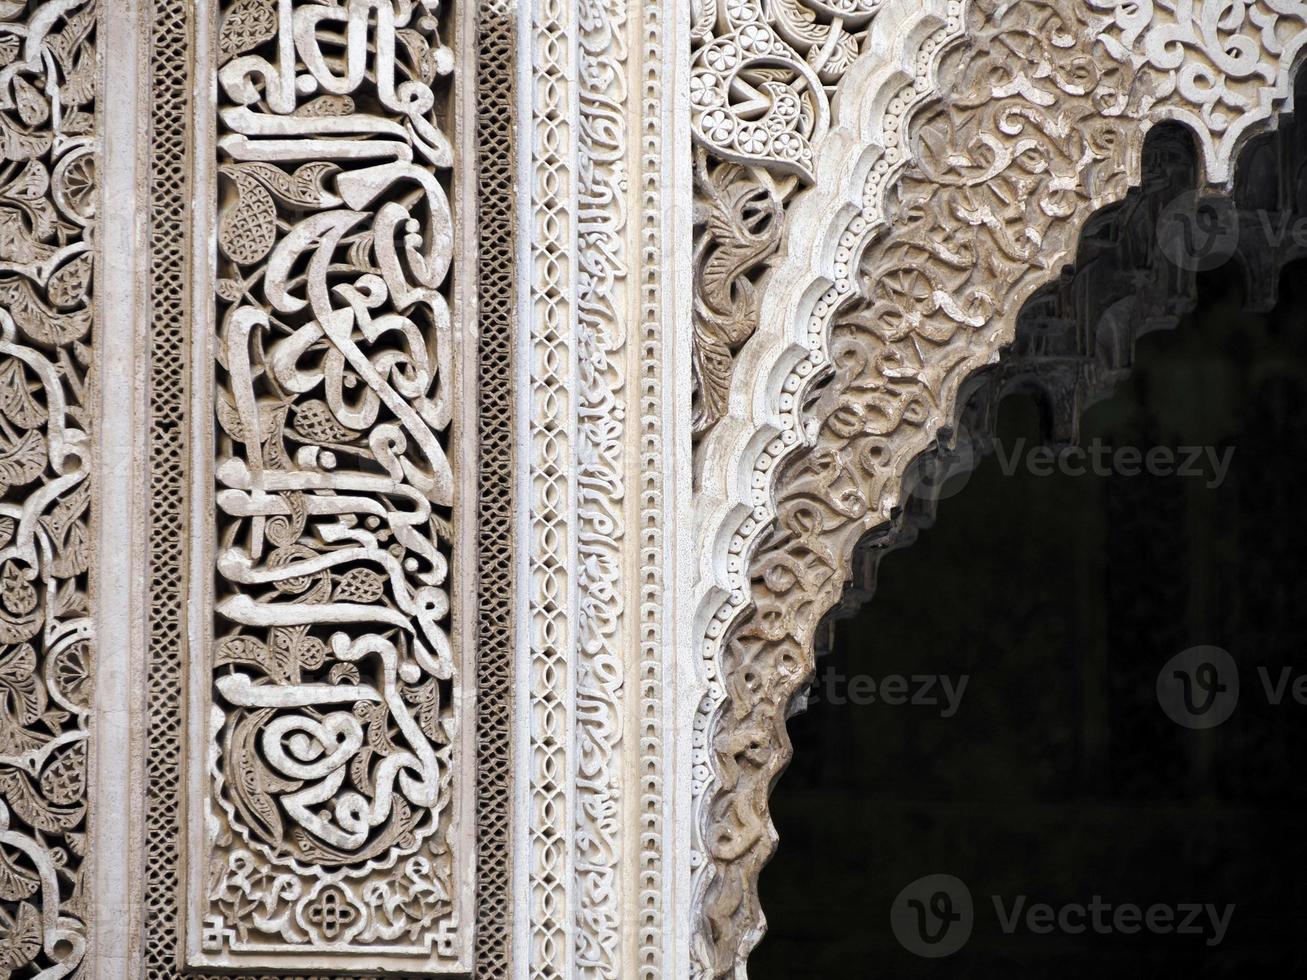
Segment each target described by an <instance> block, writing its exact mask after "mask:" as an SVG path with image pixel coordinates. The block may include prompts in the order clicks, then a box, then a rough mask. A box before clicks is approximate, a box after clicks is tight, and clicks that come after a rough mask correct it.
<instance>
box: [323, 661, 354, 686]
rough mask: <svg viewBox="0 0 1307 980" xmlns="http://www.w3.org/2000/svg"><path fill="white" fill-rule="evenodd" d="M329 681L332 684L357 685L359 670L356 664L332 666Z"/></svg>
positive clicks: (328, 674)
mask: <svg viewBox="0 0 1307 980" xmlns="http://www.w3.org/2000/svg"><path fill="white" fill-rule="evenodd" d="M327 680H329V681H330V682H331V683H332V684H357V683H358V682H359V669H358V667H356V666H355V665H354V664H346V663H339V664H332V667H331V670H330V671H328V673H327Z"/></svg>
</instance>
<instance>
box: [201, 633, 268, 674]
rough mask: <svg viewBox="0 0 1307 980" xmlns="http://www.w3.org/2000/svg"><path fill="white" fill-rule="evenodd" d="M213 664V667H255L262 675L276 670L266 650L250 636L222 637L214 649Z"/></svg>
mask: <svg viewBox="0 0 1307 980" xmlns="http://www.w3.org/2000/svg"><path fill="white" fill-rule="evenodd" d="M213 663H214V666H215V667H227V666H232V665H235V666H248V667H257V668H259V670H261V671H263V672H264V673H273V672H275V670H276V668H275V667H274V666H273V664H272V658H271V657H270V656H269V654H268V648H267V647H266V646H265V645H264V644H263V643H261V642H260V641H258V640H256V639H255V638H254V637H252V636H224V637H223V638H222V639H220V640H219V641H218V643H217V645H216V646H215V647H214V651H213Z"/></svg>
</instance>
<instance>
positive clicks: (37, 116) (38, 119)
mask: <svg viewBox="0 0 1307 980" xmlns="http://www.w3.org/2000/svg"><path fill="white" fill-rule="evenodd" d="M13 87H14V104H15V105H16V106H17V107H18V118H19V119H21V120H22V121H23V122H24V123H26V124H27V125H28V126H32V127H36V126H40V125H42V124H43V123H44V122H45V121H46V120H47V119H49V118H50V106H49V104H47V103H46V101H45V98H44V97H43V96H42V95H41V93H40V92H38V91H37V90H36V89H35V88H33V87H32V83H31V82H29V81H27V80H26V79H25V78H23V76H22V75H15V76H14V77H13Z"/></svg>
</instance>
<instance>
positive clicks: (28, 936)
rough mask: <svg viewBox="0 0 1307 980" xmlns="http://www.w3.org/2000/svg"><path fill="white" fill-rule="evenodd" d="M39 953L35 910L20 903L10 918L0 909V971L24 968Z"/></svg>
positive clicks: (39, 924)
mask: <svg viewBox="0 0 1307 980" xmlns="http://www.w3.org/2000/svg"><path fill="white" fill-rule="evenodd" d="M40 951H41V916H40V914H39V913H38V912H37V911H36V909H35V908H34V907H33V906H32V905H31V904H30V903H29V902H20V903H19V905H18V912H17V914H16V915H14V916H12V917H11V916H10V915H9V913H8V912H7V911H5V910H3V909H0V970H16V969H18V968H19V967H20V966H26V965H27V964H28V963H31V962H32V960H34V959H36V954H37V953H39V952H40ZM7 975H8V974H6V976H7Z"/></svg>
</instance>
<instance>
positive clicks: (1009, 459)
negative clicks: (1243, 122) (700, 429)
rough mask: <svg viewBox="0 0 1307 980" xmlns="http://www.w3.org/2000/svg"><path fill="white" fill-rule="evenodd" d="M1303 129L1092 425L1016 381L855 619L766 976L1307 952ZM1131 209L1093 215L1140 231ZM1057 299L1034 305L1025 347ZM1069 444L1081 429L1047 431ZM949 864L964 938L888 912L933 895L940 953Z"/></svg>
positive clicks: (1277, 156) (1226, 966) (783, 793)
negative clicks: (967, 910)
mask: <svg viewBox="0 0 1307 980" xmlns="http://www.w3.org/2000/svg"><path fill="white" fill-rule="evenodd" d="M1303 128H1307V127H1298V126H1287V127H1286V128H1285V129H1284V130H1283V131H1281V132H1280V133H1276V134H1272V135H1271V136H1269V137H1266V138H1265V139H1263V140H1262V141H1261V142H1260V143H1259V144H1258V145H1256V146H1254V147H1252V148H1250V149H1249V150H1248V151H1247V152H1246V153H1245V155H1244V158H1243V159H1242V160H1241V167H1240V176H1239V183H1237V185H1236V193H1235V201H1236V203H1237V204H1238V208H1239V211H1238V222H1239V224H1238V227H1239V231H1240V249H1239V252H1238V254H1234V255H1231V256H1228V261H1219V259H1220V258H1221V257H1220V256H1218V257H1217V260H1216V261H1212V262H1202V263H1195V264H1196V265H1204V266H1210V268H1202V269H1198V268H1191V269H1187V270H1186V269H1181V270H1180V272H1179V274H1178V278H1180V279H1185V278H1188V279H1189V285H1190V286H1191V287H1192V289H1193V290H1194V291H1193V293H1192V295H1191V296H1190V298H1189V300H1188V301H1186V302H1184V303H1182V304H1181V306H1180V309H1179V311H1178V312H1179V313H1180V315H1179V317H1178V318H1179V323H1178V325H1177V326H1176V328H1175V329H1173V330H1160V331H1156V332H1150V333H1147V336H1141V337H1140V339H1139V340H1138V343H1137V344H1136V345H1133V346H1134V357H1133V367H1132V369H1131V370H1130V372H1129V374H1128V375H1125V374H1122V375H1121V377H1119V378H1115V379H1114V381H1113V384H1114V386H1115V387H1114V393H1113V394H1111V396H1110V397H1108V398H1107V399H1106V400H1103V401H1099V402H1098V403H1097V404H1095V405H1093V406H1092V407H1090V408H1089V409H1088V410H1087V411H1086V412H1085V414H1084V415H1083V416H1081V417H1080V419H1079V424H1078V432H1074V431H1072V432H1071V433H1070V436H1068V432H1067V430H1066V425H1065V419H1062V421H1061V422H1059V409H1058V406H1057V405H1056V404H1051V403H1050V399H1049V398H1048V397H1047V392H1044V391H1040V390H1037V389H1031V388H1029V387H1023V386H1022V385H1020V384H1015V383H1014V384H1012V385H1010V386H1009V390H1008V391H1005V392H1004V393H1003V396H1002V397H1001V398H995V399H994V403H993V406H992V407H991V410H990V414H989V419H988V423H989V425H991V426H992V427H993V439H992V444H991V443H989V442H988V441H986V445H987V447H988V448H990V449H991V450H992V451H990V452H988V453H987V454H986V455H984V457H983V458H982V459H981V460H980V461H979V465H978V466H976V468H975V469H974V471H973V472H969V473H966V474H964V475H960V476H959V475H956V474H955V476H954V477H953V479H954V480H955V482H962V483H965V487H962V488H961V492H956V493H955V492H954V490H955V489H957V488H956V486H954V487H950V485H949V484H944V486H945V488H946V489H945V492H943V493H942V494H939V495H940V496H942V497H944V498H945V499H943V500H941V501H940V502H939V503H938V509H937V513H935V512H934V508H931V510H932V515H933V526H930V527H929V528H928V529H926V530H923V531H922V533H921V534H920V536H919V537H918V538H917V539H916V540H915V543H913V545H912V547H910V548H905V549H902V550H897V551H894V552H893V553H888V554H886V555H885V557H884V560H883V563H882V564H880V566H879V568H878V570H877V571H876V574H875V595H874V598H872V599H871V600H870V601H869V602H867V603H866V604H865V605H863V607H862V608H861V609H859V610H857V611H856V612H855V613H853V614H852V615H848V616H847V617H846V618H842V619H840V620H838V621H837V622H834V623H833V625H832V626H831V630H830V634H831V637H832V639H831V641H830V643H829V650H828V652H826V653H825V654H824V655H822V656H820V657H819V659H818V662H817V678H816V681H815V683H814V685H813V688H812V691H811V694H810V700H811V702H812V704H811V706H810V708H809V710H808V711H807V712H805V713H803V714H800V715H798V716H796V717H795V718H793V719H792V720H791V721H790V725H789V730H790V734H791V738H792V740H793V744H794V761H793V763H792V764H791V766H790V768H789V769H788V771H787V772H786V774H785V775H784V776H783V777H782V779H781V781H780V783H779V784H778V786H777V789H776V791H775V793H774V794H773V797H772V814H773V819H774V821H775V824H776V826H777V830H778V833H779V835H780V846H779V849H778V852H777V855H776V857H775V858H774V859H773V861H772V863H771V864H770V865H769V866H768V867H767V869H765V871H764V872H763V875H762V881H761V895H762V904H763V908H764V909H765V910H766V913H767V917H768V933H767V936H766V938H765V939H764V940H763V942H762V943H761V944H760V946H759V947H758V949H757V950H756V951H755V953H754V954H753V956H752V957H751V959H750V963H749V971H750V976H752V977H754V978H769V977H776V978H781V977H785V978H791V977H803V976H821V977H826V978H837V977H865V976H893V977H911V976H968V977H990V976H994V977H998V976H1003V977H1008V976H1014V975H1015V976H1029V977H1044V976H1048V977H1054V976H1055V977H1058V978H1059V980H1072V978H1078V977H1086V978H1088V977H1095V978H1097V977H1101V976H1102V975H1103V974H1104V972H1105V970H1106V971H1112V972H1113V973H1115V974H1116V975H1124V976H1136V975H1138V976H1143V975H1147V976H1159V975H1160V976H1168V975H1180V974H1181V973H1182V972H1184V973H1185V974H1187V975H1192V976H1202V977H1217V976H1227V975H1233V974H1235V972H1236V971H1242V972H1247V971H1249V970H1259V971H1260V973H1261V975H1267V976H1285V975H1293V974H1296V973H1299V972H1301V970H1302V968H1303V967H1304V966H1307V949H1304V947H1303V944H1302V942H1301V941H1300V940H1299V938H1298V934H1299V922H1300V920H1301V919H1302V917H1303V916H1304V915H1307V874H1304V871H1303V869H1304V867H1307V835H1304V833H1303V830H1302V826H1303V822H1304V816H1307V679H1304V680H1301V681H1299V679H1300V678H1307V454H1305V453H1304V447H1307V262H1304V261H1302V260H1299V259H1295V258H1294V256H1295V255H1296V254H1301V253H1295V252H1294V245H1293V243H1292V242H1291V241H1289V242H1286V241H1285V240H1284V239H1283V238H1275V234H1276V232H1275V229H1276V228H1277V227H1279V226H1283V227H1284V228H1285V229H1286V232H1285V233H1286V234H1290V235H1291V234H1292V233H1293V223H1294V222H1300V221H1301V220H1302V216H1304V215H1307V181H1304V180H1303V179H1302V175H1303V173H1304V162H1305V161H1307V153H1304V152H1303V147H1302V145H1301V144H1302V142H1303V138H1302V135H1301V134H1299V133H1298V132H1296V130H1298V129H1303ZM1166 140H1169V141H1170V142H1167V143H1166V145H1165V146H1162V148H1161V149H1159V145H1160V144H1157V143H1155V142H1150V148H1149V152H1150V153H1151V154H1152V156H1151V157H1150V158H1149V161H1148V167H1149V168H1150V169H1149V172H1150V173H1151V174H1153V175H1154V177H1155V178H1156V177H1157V175H1158V174H1159V173H1162V174H1164V175H1165V173H1166V172H1167V166H1166V164H1167V161H1166V160H1165V159H1162V160H1160V161H1159V159H1158V154H1159V153H1161V154H1162V155H1163V157H1165V155H1166V154H1167V153H1173V148H1174V145H1175V142H1174V140H1175V136H1174V134H1169V135H1168V136H1167V137H1166ZM1172 162H1174V160H1172ZM1173 169H1174V168H1172V177H1173ZM1167 179H1172V178H1171V177H1168V178H1167ZM1182 190H1183V187H1175V188H1172V189H1171V190H1170V192H1169V194H1168V199H1173V198H1174V197H1175V196H1176V194H1178V193H1179V192H1180V191H1182ZM1146 191H1147V182H1146V184H1145V192H1146ZM1136 203H1137V201H1136ZM1130 207H1132V205H1131V202H1130V201H1127V202H1126V204H1125V205H1123V208H1122V213H1121V214H1120V215H1116V216H1106V217H1105V218H1104V220H1103V221H1102V222H1098V223H1097V227H1096V228H1091V229H1090V230H1088V231H1087V232H1086V234H1087V235H1092V234H1100V235H1105V236H1106V238H1105V240H1104V241H1105V244H1103V243H1100V244H1102V245H1103V249H1106V250H1108V251H1111V250H1113V249H1115V250H1116V254H1118V257H1119V255H1120V254H1122V253H1123V250H1124V252H1125V253H1128V252H1129V251H1130V250H1131V249H1136V250H1137V249H1138V248H1139V247H1140V245H1139V243H1138V241H1135V240H1134V239H1135V238H1136V237H1137V236H1138V234H1139V232H1138V228H1137V227H1136V228H1134V230H1133V231H1132V230H1131V225H1130V221H1129V220H1127V219H1126V218H1123V217H1122V215H1125V214H1126V213H1127V212H1128V211H1129V208H1130ZM1285 222H1288V223H1289V224H1285ZM1268 223H1269V228H1270V229H1271V231H1270V232H1269V234H1270V235H1271V238H1272V239H1273V240H1270V241H1263V240H1261V239H1259V238H1258V237H1257V236H1258V235H1264V234H1268V233H1267V232H1266V228H1267V227H1268ZM1258 225H1261V226H1262V227H1261V230H1260V231H1259V230H1258V228H1257V226H1258ZM1157 234H1161V232H1159V231H1158V230H1157V227H1156V224H1155V222H1152V221H1150V222H1149V223H1148V235H1149V236H1156V235H1157ZM1150 242H1151V243H1152V244H1150V245H1148V248H1149V250H1150V251H1152V252H1155V251H1156V249H1154V248H1152V245H1155V244H1156V238H1155V237H1153V238H1150ZM1268 248H1273V249H1275V250H1278V251H1276V252H1275V254H1269V253H1268V252H1267V251H1266V250H1267V249H1268ZM1259 250H1261V251H1259ZM1084 252H1085V248H1084V247H1083V245H1082V257H1083V254H1084ZM1100 252H1102V249H1100ZM1124 264H1125V265H1127V266H1128V265H1129V264H1130V263H1129V262H1126V263H1124ZM1182 264H1183V263H1182ZM1277 273H1280V275H1279V279H1278V283H1277V280H1276V274H1277ZM1167 275H1171V276H1172V277H1173V278H1175V277H1177V274H1176V273H1175V271H1174V270H1172V271H1171V272H1169V273H1167ZM1163 278H1165V277H1163ZM1132 288H1138V289H1139V290H1141V291H1142V290H1144V289H1146V288H1147V287H1146V286H1145V285H1144V284H1143V280H1142V279H1140V280H1139V281H1138V283H1136V284H1135V285H1133V286H1132V285H1130V284H1127V286H1126V287H1125V289H1124V291H1125V292H1127V293H1128V292H1129V291H1130V289H1132ZM1166 288H1168V289H1173V288H1174V283H1169V284H1167V285H1166ZM1050 295H1051V294H1045V295H1044V296H1043V297H1042V299H1040V298H1037V300H1036V301H1032V304H1030V306H1029V307H1028V309H1027V312H1026V313H1023V326H1022V330H1023V331H1025V333H1024V336H1025V337H1026V347H1025V349H1026V350H1027V352H1029V350H1031V349H1033V348H1037V347H1038V346H1039V345H1038V343H1033V347H1032V342H1031V341H1030V339H1029V337H1030V334H1029V329H1033V327H1031V321H1032V320H1033V319H1036V318H1037V310H1036V308H1037V307H1038V305H1039V302H1049V301H1050V299H1049V296H1050ZM1195 299H1196V302H1194V300H1195ZM1072 300H1074V297H1073V298H1072ZM1185 308H1188V309H1187V311H1185ZM1028 328H1029V329H1028ZM1141 332H1142V331H1141ZM1022 335H1023V334H1021V333H1020V332H1019V336H1022ZM1021 343H1022V342H1021V341H1019V343H1018V346H1021ZM1000 370H1002V367H1001V366H1000ZM1054 401H1055V399H1054ZM1062 414H1063V415H1064V414H1065V413H1064V412H1063V413H1062ZM1059 428H1061V430H1062V431H1058V430H1059ZM1072 428H1074V427H1072ZM985 439H986V440H988V439H989V435H988V434H986V436H985ZM1068 444H1071V445H1074V446H1077V447H1079V448H1080V450H1081V451H1082V452H1081V453H1080V455H1079V456H1076V455H1075V454H1071V455H1070V456H1067V454H1066V453H1065V452H1063V453H1062V455H1057V456H1054V458H1053V460H1052V462H1051V463H1050V462H1048V461H1047V460H1046V458H1045V456H1044V454H1042V453H1039V454H1036V453H1035V450H1036V449H1037V448H1038V447H1042V446H1052V447H1053V450H1065V448H1066V446H1067V445H1068ZM1095 446H1101V447H1104V449H1103V452H1102V453H1100V456H1101V455H1103V454H1106V456H1107V461H1106V463H1104V464H1103V465H1101V466H1096V465H1095V462H1094V456H1093V450H1094V447H1095ZM1190 447H1194V448H1195V449H1196V450H1197V454H1196V455H1195V453H1194V449H1191V448H1190ZM1123 448H1132V449H1135V450H1137V451H1138V456H1139V458H1138V459H1137V460H1135V459H1134V455H1132V454H1127V455H1126V456H1125V457H1124V462H1123V458H1122V457H1120V455H1119V451H1120V450H1121V449H1123ZM1163 449H1165V450H1169V451H1170V460H1169V463H1167V464H1166V465H1163V458H1164V457H1163V454H1161V452H1160V451H1161V450H1163ZM1150 451H1152V452H1153V453H1154V455H1153V457H1152V461H1151V462H1150V461H1149V458H1148V453H1149V452H1150ZM1076 459H1079V460H1080V464H1081V465H1083V466H1084V468H1085V470H1086V471H1085V472H1083V473H1076V472H1074V471H1075V470H1076V469H1077V465H1076V462H1075V460H1076ZM1131 460H1133V462H1131ZM1104 470H1105V471H1106V472H1104ZM1194 650H1196V651H1197V652H1193V653H1190V654H1187V655H1186V656H1180V655H1182V654H1185V652H1186V651H1194ZM1222 655H1228V658H1229V660H1228V662H1227V661H1221V660H1220V657H1221V656H1222ZM1230 670H1232V671H1233V672H1234V674H1235V679H1236V681H1237V683H1238V685H1239V688H1238V692H1237V697H1235V699H1234V703H1233V705H1232V706H1231V707H1230V710H1229V711H1228V712H1226V713H1225V717H1223V718H1220V719H1217V718H1216V714H1207V715H1203V714H1202V712H1201V711H1199V709H1204V710H1205V709H1208V708H1212V701H1213V699H1215V700H1216V701H1218V702H1221V704H1225V705H1228V704H1229V698H1230V693H1229V685H1228V683H1227V682H1228V681H1229V680H1230V677H1229V673H1228V671H1230ZM1159 676H1160V677H1163V678H1164V679H1165V678H1169V680H1166V682H1165V683H1164V684H1163V685H1162V686H1161V687H1159ZM1168 685H1169V686H1168ZM1185 685H1187V687H1185ZM1295 685H1297V686H1296V687H1295ZM1182 687H1183V690H1181V688H1182ZM1177 692H1178V693H1177ZM1185 697H1187V698H1189V700H1188V701H1185V700H1184V698H1185ZM1177 698H1179V699H1180V701H1179V705H1180V706H1179V707H1177V700H1176V699H1177ZM1216 707H1217V708H1219V707H1220V705H1219V704H1218V705H1216ZM1188 709H1193V711H1192V712H1191V714H1189V715H1186V714H1185V711H1186V710H1188ZM1177 713H1178V715H1179V717H1177ZM1217 713H1219V711H1218V712H1217ZM932 875H947V876H949V878H950V879H953V880H955V881H957V882H961V883H963V884H964V886H965V888H966V890H967V893H968V894H967V898H969V901H970V904H971V915H972V924H971V930H970V934H969V937H967V938H966V939H965V941H964V942H963V943H962V944H961V945H960V947H959V948H957V949H956V951H953V952H951V953H949V955H946V956H943V957H940V958H932V957H929V956H923V955H919V953H921V952H922V951H923V950H922V949H912V948H910V947H911V946H912V943H911V942H909V943H906V944H905V942H904V941H903V939H902V937H901V935H900V934H899V933H898V932H896V928H895V922H896V921H897V922H898V924H899V925H900V926H902V924H903V919H902V913H903V908H902V904H903V903H904V902H905V901H911V900H913V898H914V896H915V900H916V901H917V905H916V906H915V907H913V911H912V912H911V914H912V915H916V916H918V919H919V924H920V925H921V926H922V927H923V929H924V931H923V932H922V933H921V936H922V938H923V940H924V941H925V951H926V952H933V951H943V950H942V947H938V946H937V947H935V948H934V949H932V948H931V947H930V940H931V939H932V936H933V938H934V939H936V940H938V939H940V938H941V937H942V934H943V932H944V929H943V926H944V925H947V923H948V922H949V921H951V919H952V918H954V917H957V916H959V915H960V914H961V905H962V903H963V901H964V899H963V898H962V897H960V896H958V895H955V894H950V893H949V888H952V887H954V886H953V885H952V884H951V883H947V884H946V885H944V886H941V885H940V882H939V881H938V880H929V881H927V882H926V883H925V884H924V885H923V886H922V888H923V889H924V890H919V891H918V892H916V893H914V892H912V891H911V889H910V888H909V886H910V885H911V883H913V882H917V881H920V880H921V879H923V878H925V877H927V876H932ZM905 889H906V892H905ZM896 903H898V904H897V905H896ZM1044 906H1047V908H1048V910H1049V911H1048V912H1047V913H1045V912H1044V911H1043V907H1044ZM1193 907H1197V911H1194V908H1193ZM894 916H899V919H897V920H896V919H894ZM1050 916H1051V919H1050Z"/></svg>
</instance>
